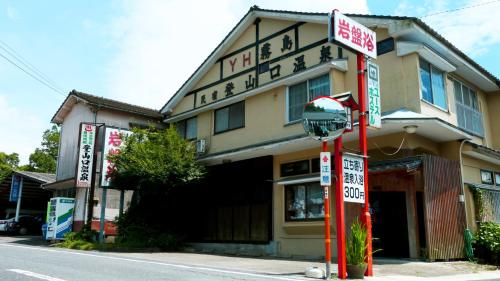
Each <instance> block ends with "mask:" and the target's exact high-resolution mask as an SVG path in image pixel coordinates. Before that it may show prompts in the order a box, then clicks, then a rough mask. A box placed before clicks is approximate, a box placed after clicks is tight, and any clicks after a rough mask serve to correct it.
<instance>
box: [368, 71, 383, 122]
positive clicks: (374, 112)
mask: <svg viewBox="0 0 500 281" xmlns="http://www.w3.org/2000/svg"><path fill="white" fill-rule="evenodd" d="M367 66H368V87H367V90H368V91H367V94H368V108H367V110H368V126H369V127H372V128H377V129H380V128H382V114H381V113H380V112H381V105H380V83H379V81H380V80H379V74H380V73H379V68H378V65H376V64H374V63H373V62H371V61H368V64H367Z"/></svg>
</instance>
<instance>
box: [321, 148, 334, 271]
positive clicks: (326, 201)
mask: <svg viewBox="0 0 500 281" xmlns="http://www.w3.org/2000/svg"><path fill="white" fill-rule="evenodd" d="M323 152H328V141H323ZM320 161H321V160H320ZM329 188H330V186H328V185H325V186H323V206H324V208H325V265H326V280H330V278H331V275H332V273H331V272H332V271H331V269H330V265H331V263H332V243H331V239H330V196H329V195H328V194H329V191H328V189H329Z"/></svg>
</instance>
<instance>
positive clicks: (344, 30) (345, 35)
mask: <svg viewBox="0 0 500 281" xmlns="http://www.w3.org/2000/svg"><path fill="white" fill-rule="evenodd" d="M329 26H330V28H331V26H332V24H331V23H329ZM329 34H331V36H329V38H330V37H333V39H334V40H335V41H336V42H338V43H340V44H342V45H344V46H347V47H349V48H351V49H354V50H355V51H358V52H360V53H363V54H365V55H367V56H369V57H371V58H374V59H376V58H377V36H376V33H375V31H373V30H371V29H369V28H367V27H366V26H364V25H362V24H360V23H359V22H357V21H355V20H352V19H350V18H348V17H346V16H345V15H343V14H341V13H340V12H339V11H334V13H333V31H330V32H329Z"/></svg>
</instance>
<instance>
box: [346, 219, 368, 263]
mask: <svg viewBox="0 0 500 281" xmlns="http://www.w3.org/2000/svg"><path fill="white" fill-rule="evenodd" d="M366 236H367V231H366V227H365V226H364V225H363V224H362V223H361V222H360V221H359V219H358V218H356V220H355V221H354V222H353V223H352V225H351V233H350V234H349V237H348V238H347V245H346V259H347V264H352V265H364V264H365V258H366V248H367V244H366Z"/></svg>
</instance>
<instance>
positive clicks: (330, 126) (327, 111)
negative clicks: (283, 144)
mask: <svg viewBox="0 0 500 281" xmlns="http://www.w3.org/2000/svg"><path fill="white" fill-rule="evenodd" d="M302 123H303V125H304V130H305V131H306V133H307V134H308V135H309V136H310V137H312V138H313V139H315V140H321V141H325V140H333V139H336V138H338V137H339V136H340V135H342V133H343V132H344V130H345V128H346V124H347V113H346V110H345V108H344V106H342V104H341V103H340V102H339V101H337V100H335V99H333V98H331V97H326V96H325V97H318V98H316V99H314V100H312V101H311V102H309V103H308V104H306V106H305V108H304V113H303V114H302Z"/></svg>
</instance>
